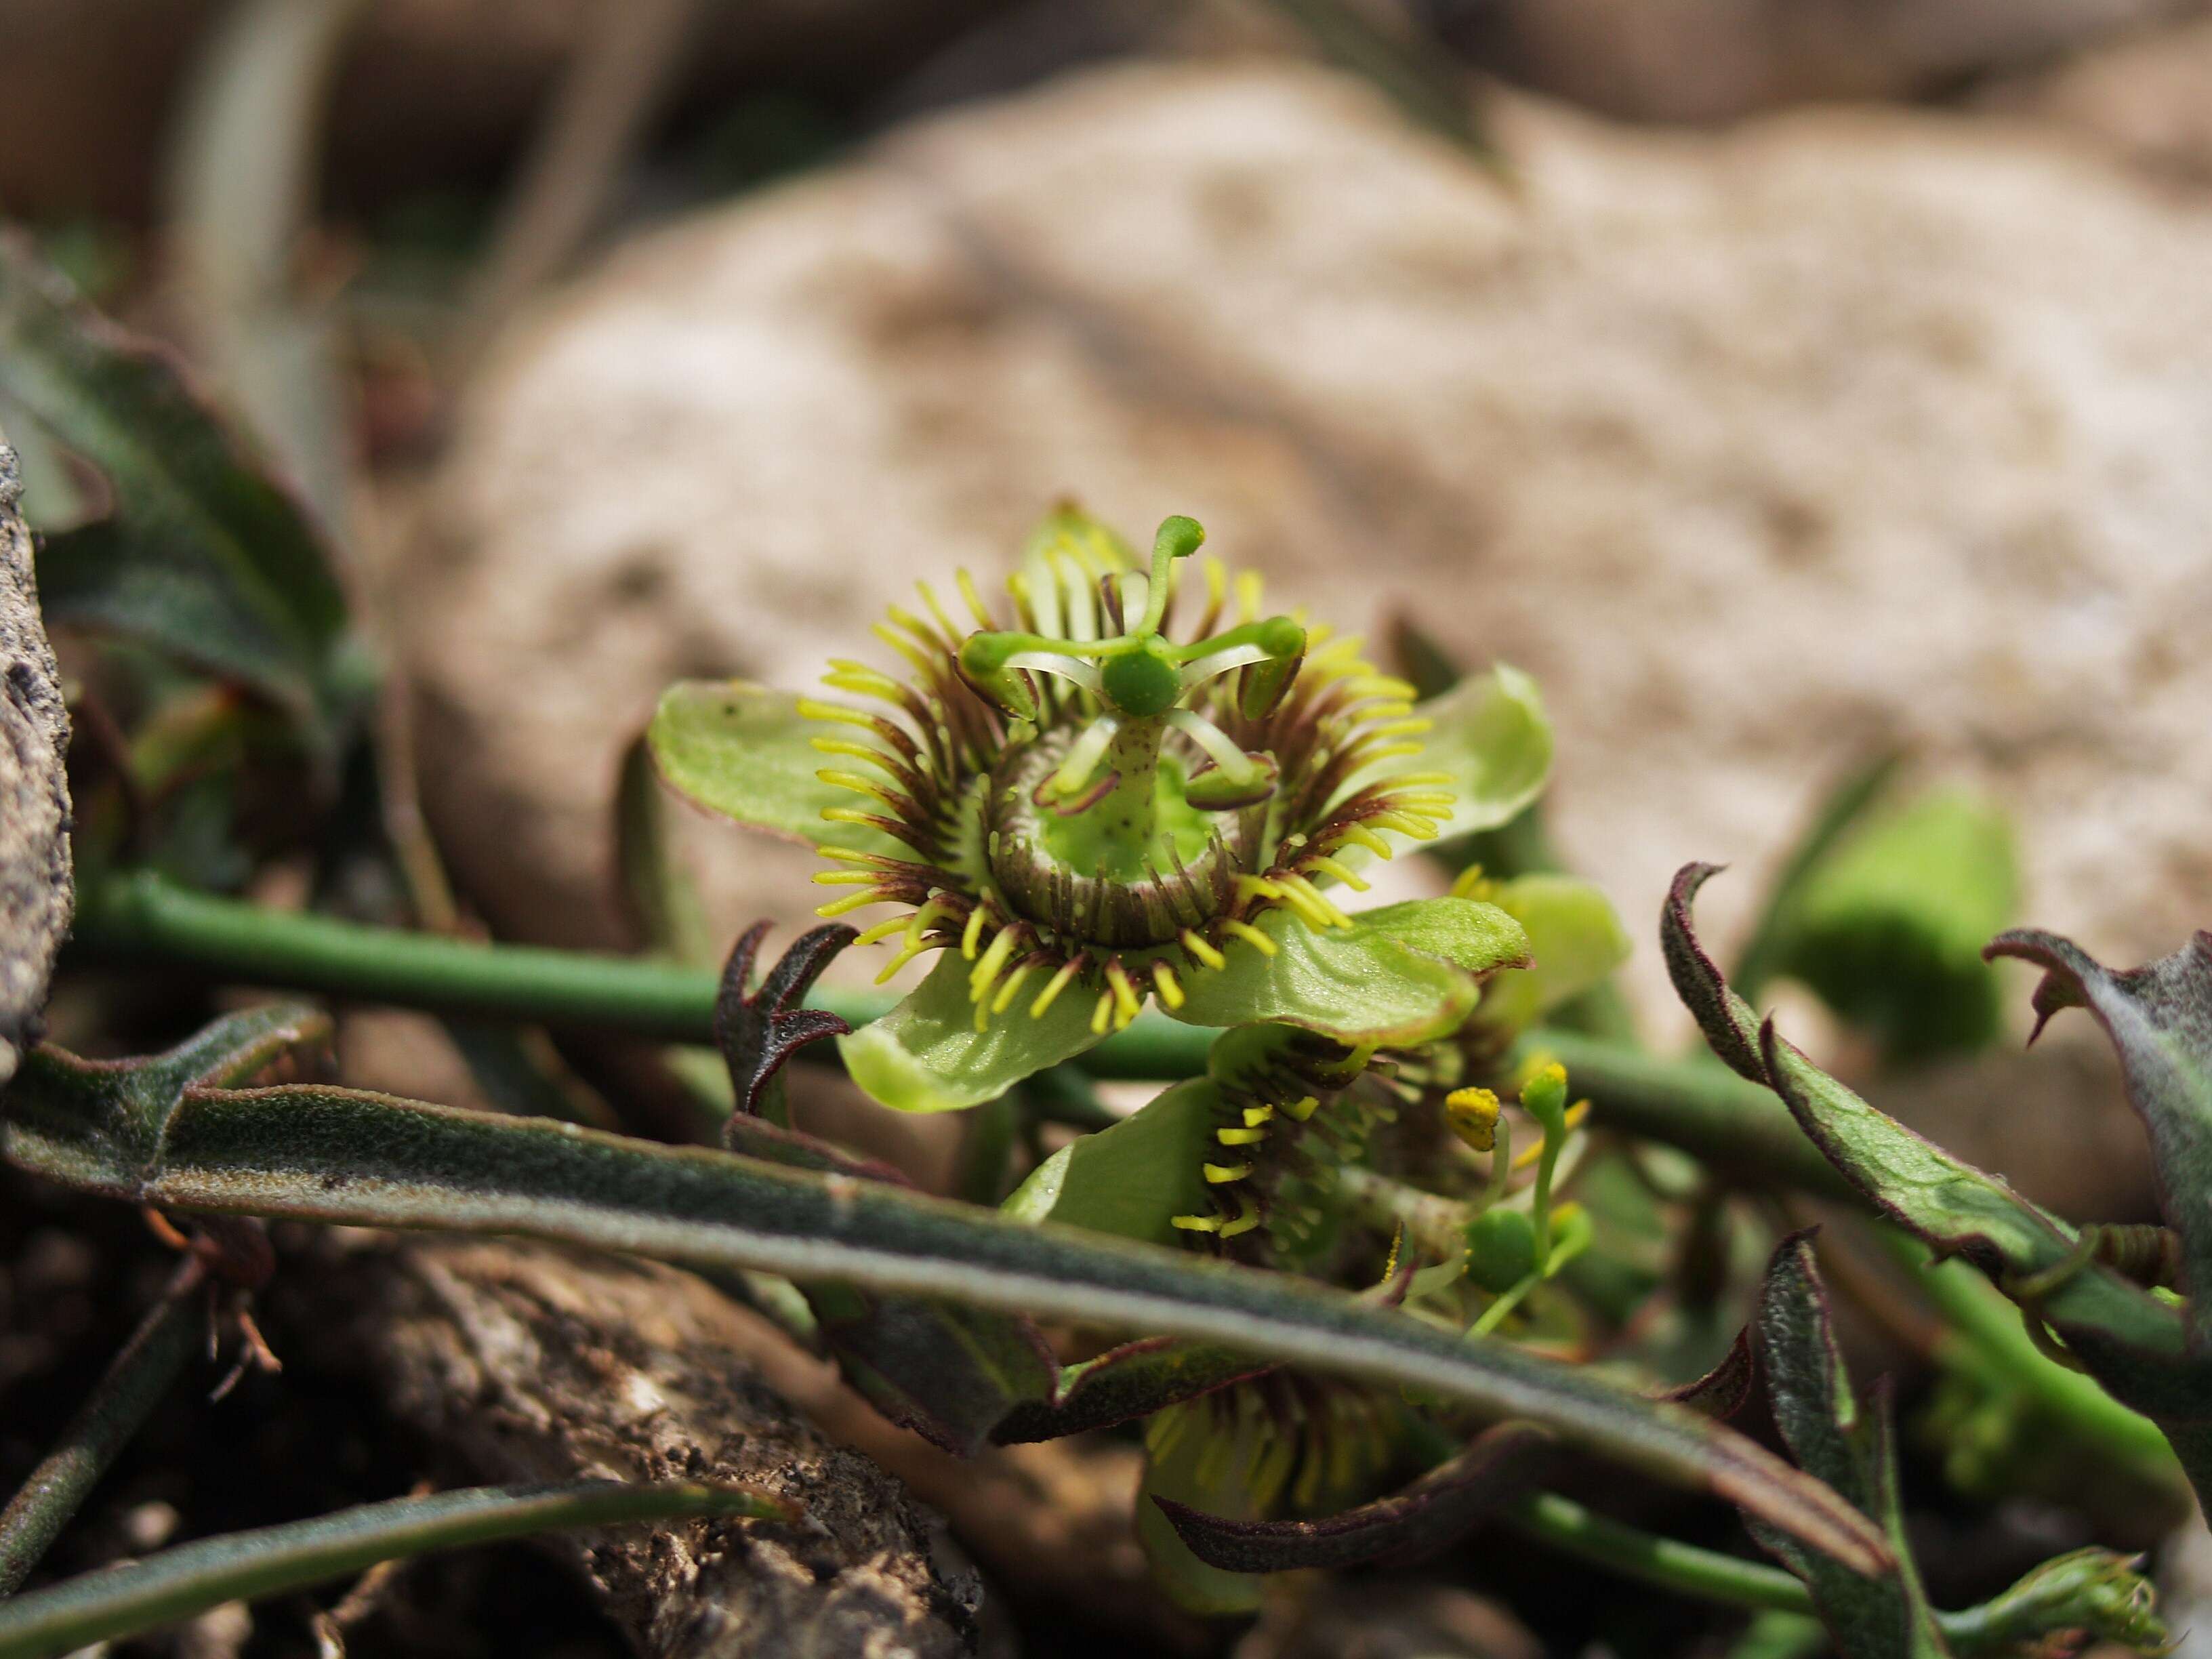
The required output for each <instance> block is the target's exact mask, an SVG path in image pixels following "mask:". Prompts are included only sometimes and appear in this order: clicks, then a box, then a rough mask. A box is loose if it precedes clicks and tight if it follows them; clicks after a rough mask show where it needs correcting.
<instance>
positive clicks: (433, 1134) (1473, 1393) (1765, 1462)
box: [0, 1048, 1890, 1571]
mask: <svg viewBox="0 0 2212 1659" xmlns="http://www.w3.org/2000/svg"><path fill="white" fill-rule="evenodd" d="M99 1072H100V1067H98V1066H96V1065H95V1064H94V1063H93V1062H88V1061H84V1060H77V1059H76V1058H75V1057H74V1056H70V1055H68V1054H63V1053H62V1052H60V1051H58V1050H56V1049H52V1048H41V1049H40V1050H37V1051H35V1052H34V1053H33V1054H32V1055H31V1056H30V1057H29V1058H28V1059H27V1062H26V1064H25V1066H24V1068H23V1070H22V1072H21V1073H20V1074H19V1075H18V1078H17V1079H16V1080H15V1084H14V1085H12V1087H11V1089H10V1091H9V1095H8V1097H7V1098H6V1108H7V1115H6V1116H5V1118H4V1119H0V1152H4V1154H5V1156H6V1157H7V1158H9V1161H11V1162H14V1163H16V1164H20V1165H21V1166H23V1167H25V1168H27V1169H28V1170H32V1171H33V1172H34V1173H39V1174H44V1175H47V1176H51V1177H53V1178H56V1179H59V1180H62V1181H64V1182H67V1183H68V1184H70V1185H72V1186H75V1187H76V1188H81V1189H84V1190H89V1191H93V1192H97V1193H102V1194H108V1195H110V1196H112V1197H116V1198H118V1199H122V1200H125V1201H128V1202H132V1203H140V1204H157V1205H161V1206H165V1207H168V1208H173V1209H177V1210H183V1211H201V1212H222V1213H235V1214H254V1215H264V1216H272V1217H273V1216H283V1217H292V1218H301V1219H307V1220H319V1221H323V1222H330V1223H337V1224H340V1225H363V1226H385V1227H422V1228H430V1229H436V1230H442V1231H462V1232H492V1233H497V1232H513V1233H521V1234H526V1235H530V1236H533V1237H547V1238H554V1239H560V1240H566V1241H570V1242H574V1243H582V1244H586V1245H588V1246H595V1247H599V1248H603V1249H619V1250H629V1251H634V1252H636V1253H638V1254H641V1255H654V1256H659V1257H662V1258H665V1259H668V1260H672V1261H693V1262H698V1263H702V1264H707V1265H713V1266H718V1267H740V1268H753V1269H757V1270H760V1271H763V1272H768V1273H779V1274H781V1275H782V1276H784V1277H786V1278H787V1279H793V1280H794V1281H800V1280H844V1281H847V1282H849V1283H851V1284H853V1285H857V1286H860V1287H861V1288H862V1289H864V1290H866V1291H869V1292H870V1293H872V1294H878V1295H885V1296H889V1295H911V1296H923V1297H947V1298H951V1299H954V1300H957V1301H960V1302H963V1303H965V1304H969V1305H972V1306H975V1307H980V1308H987V1309H994V1310H998V1311H1000V1312H1005V1313H1015V1314H1022V1313H1033V1314H1036V1315H1040V1316H1054V1317H1059V1318H1064V1319H1068V1320H1073V1321H1078V1322H1083V1323H1086V1324H1091V1325H1097V1326H1101V1327H1106V1328H1120V1329H1134V1330H1137V1331H1139V1332H1142V1333H1145V1334H1150V1335H1158V1336H1170V1337H1185V1338H1189V1339H1193V1340H1197V1341H1200V1342H1205V1343H1208V1344H1214V1345H1218V1346H1222V1347H1225V1348H1233V1349H1238V1350H1242V1351H1243V1352H1248V1353H1249V1354H1250V1355H1252V1356H1253V1357H1255V1358H1261V1359H1269V1360H1275V1361H1280V1362H1282V1363H1285V1364H1297V1365H1304V1366H1310V1367H1312V1368H1314V1369H1316V1370H1322V1371H1327V1372H1331V1373H1334V1374H1338V1375H1342V1376H1353V1377H1358V1378H1362V1379H1364V1380H1367V1381H1370V1382H1376V1383H1384V1384H1387V1385H1389V1386H1392V1387H1399V1386H1403V1387H1407V1388H1412V1389H1423V1390H1427V1391H1431V1392H1433V1393H1436V1394H1438V1395H1443V1396H1444V1397H1445V1398H1448V1399H1450V1400H1453V1401H1457V1402H1459V1403H1462V1404H1463V1405H1466V1406H1468V1407H1473V1408H1474V1409H1476V1410H1478V1411H1480V1412H1483V1413H1488V1414H1489V1415H1491V1416H1492V1417H1497V1418H1504V1417H1518V1418H1525V1419H1528V1420H1530V1421H1532V1422H1535V1423H1538V1424H1540V1425H1544V1426H1546V1427H1548V1428H1549V1429H1551V1430H1552V1431H1553V1433H1555V1434H1556V1435H1557V1436H1558V1437H1559V1439H1560V1441H1561V1442H1562V1443H1564V1444H1566V1445H1569V1446H1574V1447H1579V1448H1581V1449H1585V1450H1588V1451H1590V1452H1592V1453H1594V1454H1595V1455H1600V1456H1604V1457H1609V1458H1612V1459H1614V1460H1616V1461H1618V1462H1623V1463H1626V1464H1628V1465H1630V1466H1632V1467H1634V1468H1639V1469H1642V1470H1644V1471H1645V1472H1646V1473H1648V1474H1651V1475H1653V1476H1655V1477H1656V1478H1658V1479H1661V1480H1669V1481H1672V1482H1674V1483H1676V1484H1679V1485H1682V1486H1687V1487H1690V1488H1692V1489H1696V1490H1702V1491H1707V1492H1712V1493H1713V1494H1715V1495H1716V1496H1718V1497H1721V1498H1726V1499H1727V1500H1729V1501H1730V1502H1732V1503H1735V1504H1739V1505H1740V1506H1741V1507H1743V1508H1745V1509H1747V1510H1750V1511H1751V1512H1753V1513H1754V1514H1757V1515H1759V1516H1764V1517H1765V1518H1767V1519H1769V1520H1771V1521H1772V1522H1774V1523H1775V1524H1776V1525H1778V1526H1779V1527H1781V1528H1784V1529H1785V1530H1787V1531H1789V1532H1790V1533H1792V1534H1794V1535H1796V1536H1798V1537H1801V1538H1802V1539H1803V1540H1804V1541H1807V1542H1808V1543H1809V1544H1811V1545H1812V1546H1813V1547H1815V1548H1818V1549H1821V1550H1824V1551H1826V1552H1828V1553H1832V1554H1834V1555H1836V1556H1838V1558H1839V1559H1844V1560H1846V1561H1848V1562H1850V1563H1851V1564H1853V1565H1856V1566H1858V1567H1861V1568H1863V1569H1865V1570H1868V1571H1875V1570H1878V1569H1880V1568H1881V1567H1882V1566H1883V1565H1886V1564H1887V1561H1888V1560H1889V1559H1890V1549H1889V1546H1888V1545H1887V1543H1886V1542H1885V1541H1883V1540H1882V1539H1881V1536H1880V1534H1879V1533H1878V1531H1877V1530H1876V1529H1875V1528H1873V1527H1871V1526H1870V1525H1869V1523H1868V1522H1867V1521H1866V1519H1865V1517H1864V1516H1861V1515H1859V1514H1858V1513H1857V1511H1856V1510H1852V1509H1851V1508H1850V1505H1849V1504H1845V1503H1844V1502H1843V1500H1842V1499H1840V1498H1838V1496H1837V1495H1836V1494H1835V1493H1834V1492H1832V1491H1830V1490H1829V1489H1828V1488H1827V1487H1826V1486H1822V1485H1821V1484H1820V1483H1819V1482H1818V1481H1815V1480H1812V1479H1810V1478H1809V1477H1808V1476H1805V1475H1803V1474H1801V1473H1799V1472H1798V1471H1796V1470H1794V1469H1792V1468H1790V1467H1789V1466H1788V1465H1786V1464H1784V1463H1783V1462H1781V1461H1780V1460H1779V1459H1778V1458H1776V1457H1774V1456H1773V1455H1771V1453H1768V1452H1766V1451H1765V1450H1763V1449H1760V1448H1759V1447H1758V1446H1757V1445H1755V1444H1753V1443H1752V1442H1750V1441H1748V1440H1746V1439H1744V1438H1743V1437H1741V1436H1740V1435H1737V1434H1735V1432H1734V1431H1730V1430H1729V1429H1726V1428H1724V1427H1723V1426H1721V1425H1717V1424H1715V1423H1712V1422H1711V1421H1709V1420H1707V1419H1705V1418H1703V1417H1701V1416H1699V1414H1698V1413H1694V1412H1692V1411H1690V1410H1688V1409H1686V1408H1685V1407H1679V1406H1674V1405H1670V1404H1667V1403H1664V1402H1651V1401H1643V1400H1639V1399H1638V1398H1636V1397H1635V1396H1633V1395H1630V1394H1628V1393H1626V1392H1625V1391H1623V1390H1621V1389H1618V1388H1616V1387H1615V1386H1613V1384H1611V1383H1608V1382H1607V1381H1605V1380H1604V1379H1602V1378H1600V1377H1596V1376H1591V1375H1589V1374H1588V1373H1587V1372H1586V1371H1583V1370H1580V1369H1578V1368H1576V1367H1574V1366H1571V1365H1567V1364H1562V1363H1559V1362H1558V1361H1554V1360H1551V1359H1548V1358H1543V1357H1541V1356H1539V1355H1535V1354H1531V1353H1528V1352H1522V1350H1519V1349H1517V1348H1515V1347H1513V1346H1510V1345H1508V1344H1505V1343H1504V1342H1500V1341H1495V1340H1486V1341H1480V1342H1472V1343H1471V1342H1468V1341H1467V1340H1464V1339H1462V1338H1461V1337H1459V1336H1458V1335H1457V1334H1454V1333H1449V1332H1444V1331H1439V1330H1435V1329H1431V1328H1429V1327H1427V1326H1425V1325H1423V1324H1421V1323H1420V1322H1419V1321H1416V1320H1413V1319H1409V1318H1407V1317H1406V1316H1403V1315H1401V1314H1400V1313H1397V1312H1395V1310H1389V1309H1386V1308H1380V1307H1376V1306H1373V1305H1371V1304H1367V1303H1365V1302H1363V1301H1362V1300H1361V1299H1359V1298H1358V1297H1353V1296H1351V1295H1349V1294H1346V1292H1343V1291H1335V1290H1332V1289H1329V1288H1327V1287H1325V1286H1322V1285H1315V1284H1310V1283H1304V1282H1300V1281H1297V1280H1293V1279H1290V1278H1289V1277H1288V1276H1286V1275H1282V1274H1277V1273H1264V1272H1260V1271H1257V1270H1255V1269H1250V1268H1245V1267H1238V1266H1236V1265H1234V1264H1231V1263H1228V1262H1224V1261H1206V1260H1195V1259H1193V1258H1192V1257H1190V1256H1188V1255H1182V1254H1181V1253H1178V1252H1176V1251H1172V1250H1168V1249H1161V1248H1159V1247H1158V1246H1153V1245H1147V1244H1140V1243H1133V1242H1130V1241H1126V1240H1120V1239H1110V1238H1106V1237H1101V1236H1099V1235H1096V1234H1088V1233H1082V1232H1079V1231H1073V1230H1072V1229H1066V1228H1060V1227H1056V1226H1052V1225H1043V1226H1028V1225H1023V1224H1021V1223H1019V1222H1015V1221H1010V1220H1007V1219H1006V1218H1002V1217H1000V1216H998V1215H996V1214H994V1213H991V1212H987V1211H979V1210H977V1209H975V1207H974V1206H963V1205H959V1204H954V1203H951V1202H948V1201H945V1200H936V1199H931V1198H927V1197H924V1196H922V1195H921V1194H915V1193H909V1192H903V1191H900V1190H898V1189H896V1188H890V1187H886V1186H881V1185H877V1184H873V1183H869V1182H859V1181H854V1180H853V1179H851V1178H849V1177H846V1176H836V1175H830V1176H823V1175H817V1174H814V1173H811V1172H809V1171H805V1170H791V1169H784V1168H780V1167H777V1166H775V1165H773V1164H764V1163H762V1162H759V1161H757V1160H755V1159H752V1158H741V1157H738V1156H736V1155H734V1154H732V1153H727V1152H717V1151H713V1150H709V1149H707V1148H703V1147H680V1146H659V1145H654V1144H651V1143H647V1142H641V1141H635V1140H629V1139H624V1138H623V1137H621V1136H617V1135H610V1134H605V1133H599V1132H595V1131H592V1130H588V1129H582V1128H579V1127H576V1126H574V1125H572V1124H565V1123H553V1122H548V1121H540V1120H533V1119H523V1118H508V1117H500V1116H495V1115H489V1114H484V1113H477V1112H468V1111H462V1110H459V1109H453V1108H450V1107H440V1106H430V1105H425V1104H422V1103H416V1102H406V1101H399V1100H394V1099H392V1098H390V1097H385V1096H380V1095H372V1094H367V1093H363V1092H361V1091H353V1090H346V1089H338V1088H319V1087H313V1086H307V1085H289V1086H281V1087H274V1088H265V1089H245V1090H238V1089H225V1088H206V1087H188V1088H186V1089H185V1090H184V1091H182V1092H181V1093H180V1094H179V1097H178V1098H177V1099H176V1100H175V1101H174V1102H173V1103H172V1105H171V1107H170V1108H169V1109H167V1111H166V1112H164V1113H163V1114H161V1123H160V1128H159V1133H158V1134H156V1135H154V1136H152V1137H150V1138H149V1137H144V1136H134V1135H130V1134H123V1135H118V1134H116V1133H111V1131H110V1127H109V1124H110V1115H108V1114H106V1113H104V1112H102V1111H101V1110H100V1109H99V1106H98V1100H99V1090H98V1074H99Z"/></svg>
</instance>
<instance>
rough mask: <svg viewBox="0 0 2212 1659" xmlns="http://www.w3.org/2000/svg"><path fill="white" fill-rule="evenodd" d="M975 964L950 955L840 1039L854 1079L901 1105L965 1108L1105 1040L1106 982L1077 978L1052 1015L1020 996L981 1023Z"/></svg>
mask: <svg viewBox="0 0 2212 1659" xmlns="http://www.w3.org/2000/svg"><path fill="white" fill-rule="evenodd" d="M968 975H969V964H968V963H967V962H966V961H964V960H963V958H962V957H960V955H959V954H958V953H957V951H945V952H944V953H943V954H942V955H940V956H939V958H938V961H937V965H936V966H935V967H934V968H932V969H930V970H929V975H928V977H927V978H926V979H924V980H923V981H921V984H919V985H917V986H915V988H914V989H913V990H912V991H911V992H910V993H908V995H907V997H906V998H905V1000H903V1001H902V1002H901V1003H900V1004H899V1005H898V1006H897V1007H896V1008H894V1009H892V1010H891V1011H890V1012H889V1013H888V1014H885V1015H884V1017H883V1018H881V1019H878V1020H876V1021H874V1022H872V1024H867V1025H864V1026H862V1027H861V1028H860V1030H857V1031H854V1032H853V1033H852V1034H851V1035H849V1036H841V1037H839V1038H838V1039H837V1051H838V1053H839V1054H841V1055H842V1056H843V1058H844V1061H845V1069H846V1070H847V1071H848V1072H850V1073H852V1074H853V1081H854V1082H855V1083H857V1084H859V1085H860V1087H861V1088H862V1089H864V1090H866V1091H867V1093H868V1095H869V1097H871V1098H872V1099H874V1100H876V1101H878V1102H879V1103H882V1104H884V1105H885V1106H889V1107H890V1108H891V1109H893V1110H894V1111H901V1112H957V1111H959V1110H960V1109H962V1108H963V1107H968V1106H978V1105H981V1103H983V1102H985V1101H987V1100H995V1099H997V1098H998V1097H1000V1095H1002V1094H1004V1093H1006V1091H1007V1090H1009V1089H1011V1088H1012V1087H1013V1086H1014V1085H1016V1084H1017V1083H1019V1082H1020V1081H1021V1080H1022V1079H1024V1078H1025V1077H1028V1076H1030V1075H1031V1074H1032V1073H1037V1072H1042V1070H1044V1068H1045V1067H1046V1066H1057V1065H1059V1064H1060V1061H1062V1060H1073V1059H1074V1058H1075V1056H1076V1055H1078V1054H1081V1053H1082V1052H1083V1051H1084V1050H1085V1049H1086V1048H1090V1047H1091V1045H1092V1044H1093V1043H1096V1042H1098V1040H1099V1034H1098V1033H1097V1032H1094V1031H1093V1030H1091V1012H1092V1009H1093V1008H1094V1006H1096V1003H1097V993H1096V991H1092V992H1090V993H1088V994H1086V993H1085V990H1084V987H1083V986H1082V985H1081V984H1080V983H1078V984H1074V985H1070V986H1069V987H1067V988H1066V991H1065V992H1064V993H1063V994H1061V995H1060V997H1059V998H1057V999H1056V1000H1054V1002H1053V1004H1052V1006H1050V1007H1049V1008H1048V1009H1046V1010H1045V1012H1044V1014H1043V1016H1042V1018H1037V1017H1034V1016H1032V1015H1031V1014H1030V1010H1029V1006H1028V1004H1027V1003H1024V1002H1017V1003H1016V1004H1015V1005H1014V1006H1012V1007H1011V1008H1009V1009H1007V1010H1006V1012H1005V1013H1003V1014H994V1015H992V1016H991V1017H990V1021H989V1024H988V1025H987V1027H986V1029H985V1030H981V1031H978V1030H976V1029H975V1004H974V1003H973V1002H972V1001H970V1000H969V995H968Z"/></svg>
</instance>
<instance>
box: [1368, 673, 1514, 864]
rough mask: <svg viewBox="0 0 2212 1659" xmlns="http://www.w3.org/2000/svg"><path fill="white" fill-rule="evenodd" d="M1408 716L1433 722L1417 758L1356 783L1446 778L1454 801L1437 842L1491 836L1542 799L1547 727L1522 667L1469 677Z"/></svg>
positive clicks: (1381, 769) (1370, 773) (1372, 772)
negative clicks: (1410, 776) (1433, 775)
mask: <svg viewBox="0 0 2212 1659" xmlns="http://www.w3.org/2000/svg"><path fill="white" fill-rule="evenodd" d="M1413 712H1414V713H1415V714H1419V715H1420V716H1421V717H1423V718H1424V719H1425V720H1430V721H1431V722H1433V724H1432V725H1431V727H1430V729H1429V731H1428V732H1426V733H1425V734H1424V736H1423V737H1422V738H1421V752H1420V753H1419V754H1418V755H1414V756H1410V757H1406V758H1404V759H1401V760H1394V761H1389V762H1387V763H1384V764H1383V766H1381V767H1379V768H1370V769H1367V770H1366V771H1364V772H1363V773H1362V774H1361V775H1360V776H1359V778H1358V780H1356V781H1358V782H1360V783H1366V782H1372V781H1375V780H1376V779H1378V778H1385V777H1389V776H1391V775H1394V774H1397V773H1401V772H1448V773H1449V774H1450V775H1451V779H1452V781H1451V783H1450V784H1449V786H1448V787H1449V788H1450V789H1451V791H1452V793H1453V794H1454V795H1455V797H1456V799H1455V800H1454V801H1453V804H1452V815H1451V817H1450V819H1449V821H1448V822H1446V823H1442V824H1439V825H1438V826H1437V839H1438V840H1439V841H1449V840H1451V839H1453V838H1455V837H1456V836H1471V835H1473V834H1474V832H1475V831H1477V830H1478V829H1496V828H1497V827H1498V825H1499V824H1501V823H1505V822H1506V821H1508V820H1509V819H1510V818H1512V817H1516V816H1517V815H1518V814H1519V813H1520V811H1521V810H1522V808H1523V807H1525V806H1527V805H1528V804H1529V802H1531V801H1533V800H1534V799H1536V797H1537V796H1539V795H1541V793H1544V782H1545V780H1546V779H1547V778H1548V777H1550V775H1551V772H1552V723H1551V721H1550V720H1549V719H1548V718H1547V717H1546V715H1545V714H1544V700H1543V698H1542V696H1540V695H1539V694H1538V692H1537V690H1536V682H1535V681H1534V680H1533V679H1531V678H1529V677H1528V675H1526V674H1524V673H1522V671H1520V670H1519V669H1517V668H1510V667H1508V666H1507V665H1505V664H1504V663H1499V664H1498V665H1497V666H1496V667H1494V668H1492V670H1491V671H1489V672H1488V673H1486V674H1470V675H1469V676H1468V678H1465V679H1463V680H1462V681H1461V682H1460V683H1459V684H1457V685H1455V686H1454V687H1453V688H1452V689H1451V690H1449V691H1447V692H1445V693H1444V694H1443V696H1440V697H1431V698H1430V699H1429V700H1428V701H1427V702H1424V703H1420V704H1419V705H1417V706H1416V707H1415V708H1414V710H1413ZM1431 844H1433V843H1431Z"/></svg>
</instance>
